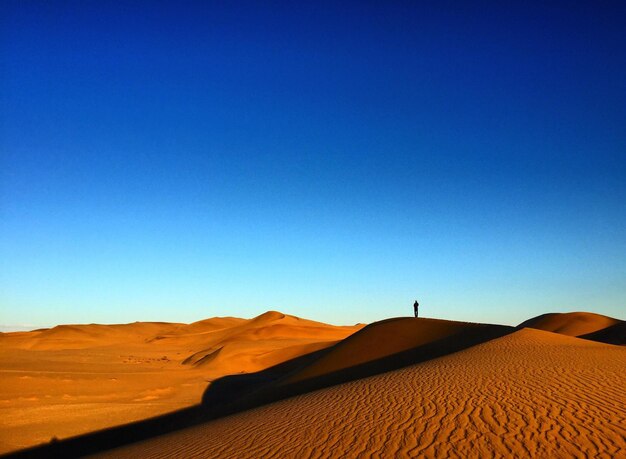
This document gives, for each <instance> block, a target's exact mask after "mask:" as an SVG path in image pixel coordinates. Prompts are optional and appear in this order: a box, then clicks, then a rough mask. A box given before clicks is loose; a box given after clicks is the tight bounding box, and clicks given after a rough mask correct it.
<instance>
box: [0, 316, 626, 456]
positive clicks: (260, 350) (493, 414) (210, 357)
mask: <svg viewBox="0 0 626 459" xmlns="http://www.w3.org/2000/svg"><path fill="white" fill-rule="evenodd" d="M625 325H626V322H624V321H622V320H618V319H614V318H610V317H606V316H602V315H599V314H592V313H584V312H576V313H566V314H545V315H542V316H538V317H535V318H532V319H530V320H528V321H526V322H523V323H522V324H520V325H519V326H517V327H512V326H502V325H489V324H476V323H465V322H455V321H445V320H437V319H428V318H419V319H417V318H394V319H388V320H384V321H380V322H376V323H372V324H370V325H368V326H364V325H362V324H358V325H355V326H350V327H337V326H332V325H326V324H322V323H319V322H313V321H309V320H305V319H301V318H297V317H294V316H290V315H285V314H282V313H279V312H275V311H270V312H267V313H265V314H262V315H260V316H258V317H256V318H253V319H249V320H245V319H237V318H214V319H207V320H204V321H201V322H196V323H193V324H189V325H185V324H167V323H135V324H127V325H113V326H104V325H93V324H92V325H73V326H58V327H54V328H52V329H48V330H38V331H33V332H18V333H4V334H2V335H0V351H1V354H0V355H1V356H2V357H1V360H0V362H1V363H2V368H1V372H2V382H3V384H2V397H1V398H2V408H1V409H2V422H3V425H2V447H3V452H7V453H8V452H13V453H16V456H18V457H19V456H23V457H31V456H32V457H38V456H46V455H50V454H52V453H54V454H60V455H63V456H81V455H88V454H96V455H101V456H105V457H251V458H252V457H359V456H362V455H379V456H381V457H416V456H421V457H442V456H445V457H449V456H451V457H485V456H496V457H510V456H526V457H563V456H575V457H579V456H587V457H589V456H593V457H619V456H621V455H624V454H626V440H625V438H626V428H625V420H626V396H625V394H624V391H623V389H622V386H623V380H624V368H626V347H625V346H624V344H626V333H625V330H626V327H625ZM175 410H178V411H175ZM167 412H174V413H173V414H170V415H164V416H160V417H158V416H157V415H163V414H164V413H167ZM153 416H157V417H153ZM149 417H153V418H152V419H148V420H147V421H142V422H137V423H131V424H128V425H126V426H121V427H117V428H114V429H108V430H102V431H100V432H95V433H88V432H91V431H96V430H100V429H104V428H108V427H112V426H115V425H118V424H124V423H129V422H131V421H139V420H141V419H146V418H149ZM79 434H83V435H82V436H78V437H74V436H76V435H79ZM52 437H54V438H55V439H57V440H58V441H57V440H55V441H53V442H52V444H47V445H42V446H39V447H35V448H31V449H25V450H22V451H19V452H16V450H18V449H19V448H24V447H28V446H33V445H36V444H38V443H42V442H49V441H50V439H51V438H52ZM68 437H74V438H70V439H69V440H64V439H66V438H68Z"/></svg>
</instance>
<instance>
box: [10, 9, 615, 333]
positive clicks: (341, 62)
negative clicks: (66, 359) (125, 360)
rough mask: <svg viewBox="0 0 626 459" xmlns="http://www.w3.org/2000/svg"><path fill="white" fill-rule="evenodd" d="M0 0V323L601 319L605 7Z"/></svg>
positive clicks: (608, 41) (611, 25) (605, 249)
mask: <svg viewBox="0 0 626 459" xmlns="http://www.w3.org/2000/svg"><path fill="white" fill-rule="evenodd" d="M337 3H338V2H333V3H328V4H326V3H323V2H322V3H319V2H313V3H311V4H303V2H289V3H287V2H285V3H283V2H274V3H272V4H271V6H269V4H265V3H258V2H249V3H242V2H226V3H219V4H218V3H212V2H188V3H187V2H186V3H184V4H179V3H178V2H158V3H150V2H148V3H141V2H139V3H132V4H121V3H120V2H104V1H102V2H101V1H99V2H52V3H51V2H37V1H33V2H21V1H4V2H2V3H1V4H0V34H1V35H0V40H1V41H0V47H1V48H0V117H1V118H0V263H1V264H0V324H2V326H19V325H25V326H32V327H35V328H36V327H43V326H51V325H55V324H59V323H92V322H96V323H121V322H132V321H138V320H139V321H148V320H150V321H157V320H158V321H176V322H191V321H195V320H200V319H203V318H207V317H213V316H238V317H252V316H255V315H258V314H260V313H262V312H264V311H267V310H279V311H281V312H284V313H288V314H293V315H297V316H301V317H305V318H310V319H313V320H320V321H324V322H330V323H336V324H353V323H357V322H372V321H375V320H380V319H384V318H387V317H394V316H402V315H411V314H412V304H413V301H414V299H418V300H419V301H420V303H421V305H422V307H421V313H422V315H423V316H426V317H438V318H445V319H453V320H466V321H474V322H491V323H503V324H512V325H515V324H518V323H519V322H521V321H523V320H525V319H528V318H530V317H533V316H535V315H538V314H542V313H545V312H564V311H590V312H596V313H600V314H605V315H609V316H613V317H618V318H621V319H626V314H625V311H626V153H625V152H626V78H624V75H626V45H625V43H626V6H625V4H624V3H623V2H602V3H598V2H592V1H589V2H546V3H544V4H543V5H537V4H534V5H531V4H528V3H526V2H524V3H522V2H520V3H516V2H505V3H506V4H501V3H500V2H476V3H474V2H472V4H471V5H470V4H469V3H468V2H382V3H371V2H354V3H352V2H340V3H341V4H337Z"/></svg>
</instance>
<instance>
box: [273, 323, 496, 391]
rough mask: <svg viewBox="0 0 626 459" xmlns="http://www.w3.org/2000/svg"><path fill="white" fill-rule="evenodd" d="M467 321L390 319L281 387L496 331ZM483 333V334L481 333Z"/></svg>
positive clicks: (336, 348) (333, 350)
mask: <svg viewBox="0 0 626 459" xmlns="http://www.w3.org/2000/svg"><path fill="white" fill-rule="evenodd" d="M497 327H499V326H497V325H485V324H476V323H468V322H456V321H449V320H438V319H425V318H420V319H414V318H406V317H400V318H394V319H387V320H383V321H380V322H375V323H373V324H370V325H368V326H366V327H365V328H363V329H362V330H360V331H358V332H357V333H355V334H353V335H352V336H349V337H348V338H346V339H345V340H343V341H341V342H340V343H338V344H336V345H335V346H333V347H332V348H330V349H329V352H327V353H326V354H324V355H323V356H321V357H320V358H319V359H317V360H316V361H315V362H313V363H312V364H310V365H308V366H307V367H306V368H304V369H302V370H300V371H298V372H297V373H294V374H292V375H290V376H289V377H288V378H286V379H285V380H284V381H282V383H283V384H287V383H294V382H297V381H302V380H304V379H310V378H316V377H319V376H323V375H327V374H331V373H334V372H337V371H340V370H344V369H347V368H351V367H355V366H358V365H362V364H366V363H370V362H374V361H377V360H380V359H383V358H385V357H388V356H391V355H394V354H399V353H402V352H404V351H409V350H411V349H415V348H418V347H420V346H425V345H428V344H433V343H436V342H438V341H440V340H444V339H446V338H450V337H452V336H454V335H457V334H459V333H462V332H467V331H471V330H476V331H479V330H480V331H485V332H487V330H488V329H492V328H497ZM485 334H487V333H485Z"/></svg>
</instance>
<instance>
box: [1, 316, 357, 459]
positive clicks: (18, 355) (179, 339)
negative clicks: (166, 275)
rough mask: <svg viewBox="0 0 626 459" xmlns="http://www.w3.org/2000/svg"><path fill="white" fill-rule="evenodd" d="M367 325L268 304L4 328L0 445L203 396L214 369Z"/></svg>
mask: <svg viewBox="0 0 626 459" xmlns="http://www.w3.org/2000/svg"><path fill="white" fill-rule="evenodd" d="M360 328H361V326H348V327H342V326H333V325H327V324H323V323H320V322H314V321H310V320H306V319H300V318H298V317H295V316H290V315H287V314H283V313H280V312H276V311H269V312H266V313H263V314H261V315H259V316H257V317H254V318H252V319H239V318H233V317H217V318H211V319H205V320H201V321H198V322H194V323H191V324H181V323H165V322H136V323H131V324H116V325H100V324H86V325H82V324H78V325H59V326H56V327H53V328H49V329H42V330H36V331H32V332H14V333H3V334H1V335H0V378H2V379H1V381H2V384H1V385H0V453H2V452H7V451H11V450H15V449H18V448H23V447H26V446H32V445H35V444H37V443H41V442H47V441H49V440H50V438H51V437H53V436H54V437H57V438H67V437H69V436H74V435H78V434H83V433H86V432H90V431H94V430H98V429H102V428H106V427H111V426H114V425H119V424H124V423H127V422H132V421H138V420H141V419H145V418H149V417H152V416H156V415H160V414H163V413H167V412H171V411H174V410H177V409H180V408H184V407H189V406H193V405H196V404H198V403H200V402H201V399H202V395H203V392H204V391H205V389H206V387H207V385H208V384H210V382H211V381H213V380H215V379H218V378H221V377H223V376H225V375H230V374H245V373H253V372H256V371H260V370H263V369H265V368H267V367H269V366H272V365H275V364H277V363H280V362H283V361H285V360H289V359H293V358H296V357H298V356H300V355H302V354H307V353H310V352H313V351H317V350H319V349H324V348H326V347H328V346H331V345H333V344H335V343H336V342H337V341H339V340H341V339H343V338H345V337H346V336H348V335H350V334H352V333H354V332H355V331H357V330H358V329H360Z"/></svg>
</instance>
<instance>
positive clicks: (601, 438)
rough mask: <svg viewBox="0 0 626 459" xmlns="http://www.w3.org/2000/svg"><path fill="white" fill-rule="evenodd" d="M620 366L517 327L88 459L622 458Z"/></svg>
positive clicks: (622, 351)
mask: <svg viewBox="0 0 626 459" xmlns="http://www.w3.org/2000/svg"><path fill="white" fill-rule="evenodd" d="M375 328H376V327H372V329H375ZM598 362H602V365H601V366H599V365H598ZM625 367H626V348H623V347H619V346H611V345H607V344H603V343H596V342H592V341H586V340H582V339H579V338H575V337H571V336H567V335H560V334H555V333H550V332H546V331H542V330H535V329H530V328H524V329H521V330H517V331H515V332H514V333H510V334H508V335H506V336H503V337H500V338H496V339H493V340H490V341H488V342H485V343H483V344H479V345H476V346H473V347H470V348H468V349H465V350H462V351H460V352H456V353H452V354H450V355H447V356H445V357H441V358H437V359H433V360H429V361H426V362H422V363H419V364H416V365H411V366H408V367H405V368H402V369H398V370H395V371H390V372H387V373H383V374H380V375H376V376H371V377H369V378H365V379H359V380H356V381H352V382H348V383H344V384H340V385H337V386H333V387H329V388H325V389H321V390H318V391H314V392H309V393H306V394H303V395H299V396H297V397H293V398H289V399H286V400H282V401H279V402H275V403H272V404H269V405H266V406H262V407H259V408H255V409H253V410H249V411H245V412H242V413H239V414H234V415H231V416H228V417H225V418H222V419H217V420H214V421H210V422H206V423H204V424H201V425H197V426H193V427H188V428H185V429H183V430H180V431H176V432H172V433H169V434H165V435H161V436H159V437H156V438H153V439H150V440H145V441H142V442H139V443H136V444H133V445H129V446H126V447H121V448H117V449H114V450H111V451H110V452H106V453H103V454H100V455H98V456H99V457H121V458H124V457H129V458H130V457H139V456H141V457H146V458H157V457H170V456H172V455H180V456H184V457H238V458H257V457H319V458H322V457H358V456H360V455H366V456H367V455H374V456H379V457H448V456H455V457H457V456H458V457H494V456H497V457H582V456H592V457H593V456H599V457H621V456H624V455H625V454H626V440H625V438H626V428H624V425H623V423H622V422H621V421H622V420H623V419H624V416H625V415H626V396H625V395H624V391H623V390H622V389H621V386H622V385H623V375H624V373H623V372H624V368H625Z"/></svg>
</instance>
